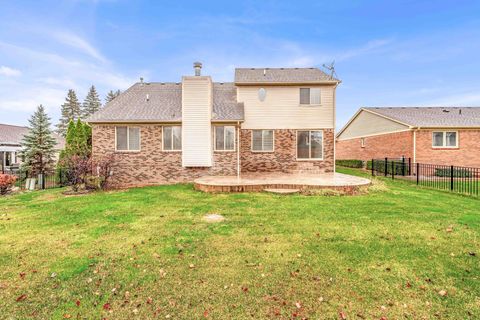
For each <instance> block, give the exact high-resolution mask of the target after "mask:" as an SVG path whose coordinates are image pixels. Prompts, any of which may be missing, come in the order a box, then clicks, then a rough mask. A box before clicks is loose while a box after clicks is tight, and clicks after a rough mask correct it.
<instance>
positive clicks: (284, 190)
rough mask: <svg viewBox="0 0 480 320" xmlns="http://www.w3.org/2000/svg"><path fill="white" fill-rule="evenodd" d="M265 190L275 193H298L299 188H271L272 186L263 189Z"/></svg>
mask: <svg viewBox="0 0 480 320" xmlns="http://www.w3.org/2000/svg"><path fill="white" fill-rule="evenodd" d="M263 191H265V192H269V193H276V194H293V193H299V192H300V189H273V188H267V189H263Z"/></svg>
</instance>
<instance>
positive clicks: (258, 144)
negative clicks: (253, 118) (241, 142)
mask: <svg viewBox="0 0 480 320" xmlns="http://www.w3.org/2000/svg"><path fill="white" fill-rule="evenodd" d="M273 147H274V133H273V130H253V131H252V151H257V152H272V151H273Z"/></svg>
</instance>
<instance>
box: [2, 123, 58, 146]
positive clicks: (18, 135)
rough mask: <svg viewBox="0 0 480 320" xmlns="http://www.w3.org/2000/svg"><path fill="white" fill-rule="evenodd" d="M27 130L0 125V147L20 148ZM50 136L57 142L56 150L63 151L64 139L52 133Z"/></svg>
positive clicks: (26, 128) (20, 127) (9, 125)
mask: <svg viewBox="0 0 480 320" xmlns="http://www.w3.org/2000/svg"><path fill="white" fill-rule="evenodd" d="M29 130H30V129H29V128H28V127H23V126H15V125H11V124H0V145H12V146H21V145H22V141H23V136H24V135H26V134H27V133H28V131H29ZM52 136H53V138H54V139H55V141H56V142H57V145H56V149H57V150H60V149H63V148H64V147H65V139H64V138H63V137H61V136H59V135H58V134H56V133H53V134H52Z"/></svg>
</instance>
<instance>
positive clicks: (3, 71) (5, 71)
mask: <svg viewBox="0 0 480 320" xmlns="http://www.w3.org/2000/svg"><path fill="white" fill-rule="evenodd" d="M21 74H22V72H21V71H20V70H17V69H13V68H9V67H6V66H0V75H3V76H6V77H18V76H20V75H21Z"/></svg>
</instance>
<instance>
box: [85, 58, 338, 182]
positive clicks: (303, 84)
mask: <svg viewBox="0 0 480 320" xmlns="http://www.w3.org/2000/svg"><path fill="white" fill-rule="evenodd" d="M201 67H202V66H201V64H200V63H195V64H194V71H195V72H194V74H195V75H192V76H183V77H182V78H181V82H178V83H164V82H149V83H146V82H143V81H141V82H138V83H135V84H134V85H132V86H131V87H130V88H129V89H127V90H126V91H124V92H123V93H122V94H121V95H120V96H118V97H117V98H115V99H114V100H113V101H111V102H110V103H108V104H107V105H106V106H105V107H104V108H103V109H102V110H100V111H98V112H97V113H95V114H94V115H93V116H92V117H90V118H89V119H87V121H88V122H89V123H90V125H91V126H92V144H93V154H94V156H98V157H101V156H104V155H108V154H113V155H114V158H115V160H114V163H113V176H112V184H113V185H115V186H117V187H127V186H139V185H149V184H165V183H176V182H189V181H193V180H194V179H196V178H198V177H202V176H205V175H229V176H231V175H238V174H240V173H241V172H242V173H243V172H301V171H311V172H319V173H320V172H333V171H334V144H335V139H334V130H335V90H336V87H337V85H338V84H339V83H340V81H339V80H337V79H334V78H331V77H330V76H329V75H327V74H325V73H324V72H323V71H321V70H319V69H317V68H237V69H235V79H234V81H233V82H214V81H213V79H212V78H211V77H210V76H205V75H201Z"/></svg>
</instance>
